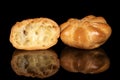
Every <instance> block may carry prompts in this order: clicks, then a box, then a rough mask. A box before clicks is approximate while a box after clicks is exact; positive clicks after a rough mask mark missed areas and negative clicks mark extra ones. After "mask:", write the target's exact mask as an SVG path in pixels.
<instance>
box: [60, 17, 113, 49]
mask: <svg viewBox="0 0 120 80" xmlns="http://www.w3.org/2000/svg"><path fill="white" fill-rule="evenodd" d="M60 28H61V35H60V38H61V40H62V42H63V43H65V44H67V45H69V46H71V47H76V48H80V49H94V48H98V47H99V46H101V45H102V44H104V43H105V42H106V41H107V40H108V38H109V37H110V35H111V32H112V29H111V27H110V26H109V25H108V24H107V22H106V20H105V19H104V18H103V17H96V16H94V15H88V16H86V17H84V18H82V19H75V18H70V19H68V21H66V22H64V23H63V24H61V25H60Z"/></svg>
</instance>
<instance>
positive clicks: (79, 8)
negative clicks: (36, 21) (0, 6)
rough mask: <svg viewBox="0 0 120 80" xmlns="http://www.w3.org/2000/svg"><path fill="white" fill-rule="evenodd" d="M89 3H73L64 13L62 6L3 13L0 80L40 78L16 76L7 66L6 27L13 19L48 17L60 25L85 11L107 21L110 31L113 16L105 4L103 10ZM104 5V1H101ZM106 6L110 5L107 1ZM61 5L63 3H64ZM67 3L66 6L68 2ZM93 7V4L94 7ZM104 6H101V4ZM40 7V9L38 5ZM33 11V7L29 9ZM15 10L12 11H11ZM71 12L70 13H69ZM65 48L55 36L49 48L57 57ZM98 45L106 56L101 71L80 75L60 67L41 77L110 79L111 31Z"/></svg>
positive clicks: (9, 53)
mask: <svg viewBox="0 0 120 80" xmlns="http://www.w3.org/2000/svg"><path fill="white" fill-rule="evenodd" d="M90 3H92V2H90V1H88V2H87V1H86V2H82V3H77V5H76V6H75V7H74V8H72V7H67V8H66V9H68V8H72V9H69V10H68V11H66V13H64V11H65V10H66V9H64V10H62V9H57V11H55V10H56V9H54V10H53V11H52V12H53V13H52V12H50V13H47V12H38V13H36V14H35V13H34V14H28V13H30V10H28V12H27V11H26V12H27V14H25V15H23V13H22V14H18V13H16V14H15V13H14V14H12V12H9V13H10V14H8V15H5V14H4V13H3V14H2V15H0V80H3V79H4V80H42V79H40V78H31V77H25V76H18V75H17V74H16V73H15V72H14V71H13V70H12V68H11V64H10V61H11V59H12V54H13V52H14V51H15V48H14V47H13V46H12V45H11V43H10V42H9V36H10V30H11V27H12V26H13V25H14V24H15V23H16V22H17V21H22V20H24V19H28V18H36V17H48V18H51V19H53V20H55V21H56V22H57V23H58V24H61V23H63V22H65V21H66V20H67V19H69V18H72V17H74V18H79V19H80V18H83V17H85V16H87V15H89V14H93V15H95V16H103V17H104V18H105V19H106V20H107V22H108V24H109V25H110V26H111V28H112V30H113V27H114V26H115V25H114V15H113V14H112V13H111V14H110V13H109V12H110V11H109V10H107V11H106V9H108V7H105V8H104V9H103V8H101V7H100V6H101V5H100V4H99V5H96V4H94V3H92V4H90ZM103 5H104V4H103ZM108 5H110V4H108ZM64 6H65V5H64ZM68 6H70V5H68ZM95 6H96V7H95ZM104 6H105V5H104ZM40 9H41V8H40ZM33 11H35V10H33ZM14 12H15V11H14ZM72 13H73V14H72ZM65 47H66V45H65V44H64V43H63V42H62V41H61V40H60V39H59V40H58V43H57V44H56V45H55V46H53V47H52V49H53V50H55V52H56V53H57V55H58V57H59V58H60V55H61V52H62V50H63V49H64V48H65ZM100 48H102V49H103V50H104V51H105V53H106V55H107V56H108V58H109V59H110V67H109V69H107V70H106V71H104V72H101V73H99V74H83V73H80V72H79V73H73V72H68V71H66V70H65V69H63V68H62V67H60V69H59V71H58V72H57V73H56V74H55V75H53V76H51V77H48V78H45V79H44V80H113V75H114V71H113V70H114V68H113V66H114V54H113V53H112V52H113V33H112V34H111V36H110V38H109V39H108V40H107V42H106V43H105V44H103V45H102V46H100Z"/></svg>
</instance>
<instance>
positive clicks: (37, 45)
mask: <svg viewBox="0 0 120 80" xmlns="http://www.w3.org/2000/svg"><path fill="white" fill-rule="evenodd" d="M59 36H60V28H59V26H58V24H57V23H56V22H55V21H53V20H52V19H49V18H43V17H41V18H34V19H26V20H23V21H21V22H16V24H15V25H13V26H12V29H11V33H10V42H11V43H12V45H13V46H14V47H15V48H16V49H24V50H38V49H48V48H50V47H52V46H54V45H55V44H56V43H57V41H58V38H59Z"/></svg>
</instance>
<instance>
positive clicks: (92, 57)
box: [60, 47, 110, 74]
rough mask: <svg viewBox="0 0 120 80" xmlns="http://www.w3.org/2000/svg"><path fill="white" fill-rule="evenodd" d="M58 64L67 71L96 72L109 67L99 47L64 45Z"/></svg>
mask: <svg viewBox="0 0 120 80" xmlns="http://www.w3.org/2000/svg"><path fill="white" fill-rule="evenodd" d="M60 64H61V66H62V68H64V69H65V70H67V71H69V72H74V73H79V72H80V73H83V74H97V73H101V72H104V71H106V70H108V69H109V67H110V60H109V58H108V56H107V55H106V53H105V51H104V50H103V49H101V48H96V49H92V50H83V49H82V50H81V49H77V48H72V47H66V48H65V49H63V51H62V53H61V56H60Z"/></svg>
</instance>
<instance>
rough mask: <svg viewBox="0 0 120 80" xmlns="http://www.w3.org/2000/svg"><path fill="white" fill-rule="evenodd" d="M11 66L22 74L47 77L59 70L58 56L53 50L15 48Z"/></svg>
mask: <svg viewBox="0 0 120 80" xmlns="http://www.w3.org/2000/svg"><path fill="white" fill-rule="evenodd" d="M11 67H12V69H13V71H14V72H15V73H16V74H17V75H20V76H26V77H33V78H34V77H37V78H47V77H50V76H52V75H54V74H55V73H57V71H58V70H59V67H60V63H59V59H58V56H57V54H56V52H55V51H53V50H50V49H49V50H38V51H37V50H33V51H25V50H15V52H14V54H13V56H12V59H11Z"/></svg>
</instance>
